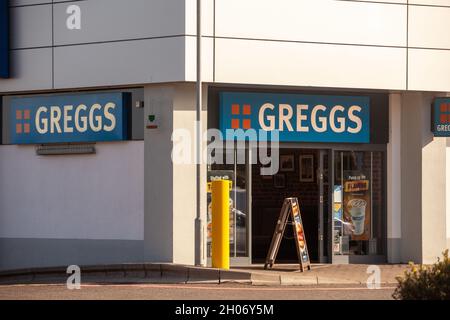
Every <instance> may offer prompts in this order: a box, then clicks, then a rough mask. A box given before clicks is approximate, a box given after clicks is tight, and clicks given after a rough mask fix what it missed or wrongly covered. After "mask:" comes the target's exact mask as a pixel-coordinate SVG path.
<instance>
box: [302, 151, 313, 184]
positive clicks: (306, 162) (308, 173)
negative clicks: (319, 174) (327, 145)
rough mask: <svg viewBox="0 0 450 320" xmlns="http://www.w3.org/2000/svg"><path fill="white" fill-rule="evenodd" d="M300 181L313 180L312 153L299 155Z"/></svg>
mask: <svg viewBox="0 0 450 320" xmlns="http://www.w3.org/2000/svg"><path fill="white" fill-rule="evenodd" d="M299 162H300V182H314V180H315V177H314V155H303V156H300V161H299Z"/></svg>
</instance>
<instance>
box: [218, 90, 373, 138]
mask: <svg viewBox="0 0 450 320" xmlns="http://www.w3.org/2000/svg"><path fill="white" fill-rule="evenodd" d="M220 129H221V132H222V134H223V135H224V137H225V139H226V140H244V139H247V140H255V135H251V134H248V131H251V130H252V129H253V130H256V132H257V133H261V131H262V132H271V131H277V132H278V134H279V140H280V142H330V143H334V142H344V143H369V142H370V98H369V97H363V96H328V95H302V94H284V93H283V94H282V93H280V94H275V93H241V92H223V93H221V94H220ZM264 136H265V137H266V138H264V137H262V135H261V134H258V135H257V139H260V140H270V138H267V135H264Z"/></svg>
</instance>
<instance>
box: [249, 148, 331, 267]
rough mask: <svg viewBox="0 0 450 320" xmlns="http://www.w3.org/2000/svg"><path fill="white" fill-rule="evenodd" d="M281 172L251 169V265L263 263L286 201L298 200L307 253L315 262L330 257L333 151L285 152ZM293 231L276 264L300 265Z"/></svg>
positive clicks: (282, 155)
mask: <svg viewBox="0 0 450 320" xmlns="http://www.w3.org/2000/svg"><path fill="white" fill-rule="evenodd" d="M279 154H280V171H279V173H278V174H276V175H275V176H262V175H261V174H260V172H261V170H260V169H261V166H260V165H253V166H252V170H251V171H252V187H251V190H252V210H251V211H252V241H251V242H252V262H253V263H261V262H264V260H265V258H266V255H267V250H268V248H269V246H270V242H271V240H272V236H273V232H274V228H275V225H276V224H277V219H278V216H279V214H280V210H281V206H282V205H283V202H284V199H285V198H290V197H296V198H298V199H299V203H300V210H301V212H302V219H303V224H304V228H305V234H306V240H307V243H308V250H309V254H310V258H311V261H312V262H320V263H326V262H329V261H328V257H329V252H328V251H329V249H328V245H327V244H328V243H329V242H328V239H329V236H328V234H329V230H330V229H331V228H329V217H328V215H329V211H330V210H329V203H330V197H329V195H330V177H329V175H330V170H329V167H330V163H329V160H330V157H329V154H330V151H328V150H322V149H298V148H283V149H280V150H279ZM293 237H294V235H293V234H292V229H291V228H287V229H286V234H285V236H284V240H283V241H282V243H281V246H280V249H279V252H278V257H277V261H278V262H280V263H294V262H297V261H298V260H297V251H296V247H295V242H294V241H293V240H292V239H293Z"/></svg>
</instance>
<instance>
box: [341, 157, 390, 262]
mask: <svg viewBox="0 0 450 320" xmlns="http://www.w3.org/2000/svg"><path fill="white" fill-rule="evenodd" d="M383 155H384V154H383V153H382V152H364V151H361V152H360V151H358V152H353V151H345V152H340V151H338V152H336V153H335V179H334V180H335V184H334V196H333V199H334V204H333V205H334V207H333V230H334V232H333V253H334V255H383V254H384V253H385V252H384V247H385V232H384V230H385V209H384V202H383V199H384V196H383V193H384V190H383V188H384V181H383V179H384V176H383V172H384V170H383V167H384V163H383V162H384V156H383Z"/></svg>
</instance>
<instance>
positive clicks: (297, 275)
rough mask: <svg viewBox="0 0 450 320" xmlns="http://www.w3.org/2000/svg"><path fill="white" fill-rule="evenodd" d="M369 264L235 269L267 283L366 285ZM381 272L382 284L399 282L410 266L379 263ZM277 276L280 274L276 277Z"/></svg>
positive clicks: (257, 280)
mask: <svg viewBox="0 0 450 320" xmlns="http://www.w3.org/2000/svg"><path fill="white" fill-rule="evenodd" d="M369 267H370V266H369V265H331V264H323V265H319V264H314V265H313V266H312V270H311V271H307V272H303V273H302V272H300V271H298V265H275V266H274V268H273V269H272V270H264V267H263V266H262V265H254V266H251V267H241V268H237V269H236V270H242V271H248V272H251V273H252V284H254V285H258V284H261V285H264V284H272V282H274V281H275V282H276V281H278V282H279V284H280V285H329V284H366V283H367V280H368V278H369V277H370V276H371V275H372V273H368V268H369ZM377 267H379V268H380V272H381V274H380V275H381V284H396V283H397V280H396V277H398V276H403V274H404V272H405V271H406V270H407V269H408V266H407V265H377ZM276 277H279V279H278V280H277V279H276Z"/></svg>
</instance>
